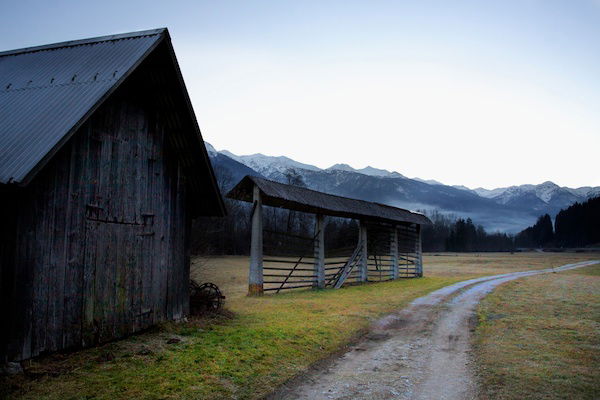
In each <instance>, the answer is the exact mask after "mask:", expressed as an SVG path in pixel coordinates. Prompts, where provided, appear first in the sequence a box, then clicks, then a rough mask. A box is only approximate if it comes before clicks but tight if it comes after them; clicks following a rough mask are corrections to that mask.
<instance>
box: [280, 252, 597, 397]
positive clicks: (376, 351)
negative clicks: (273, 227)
mask: <svg viewBox="0 0 600 400" xmlns="http://www.w3.org/2000/svg"><path fill="white" fill-rule="evenodd" d="M597 263H600V260H593V261H585V262H580V263H575V264H567V265H563V266H562V267H558V268H549V269H543V270H535V271H525V272H513V273H508V274H501V275H494V276H487V277H483V278H477V279H471V280H468V281H463V282H459V283H456V284H453V285H450V286H447V287H444V288H442V289H439V290H436V291H434V292H432V293H430V294H428V295H426V296H423V297H420V298H418V299H416V300H414V301H413V302H412V303H411V304H410V305H409V306H408V307H406V308H405V309H403V310H401V311H398V312H396V313H393V314H389V315H387V316H385V317H384V318H382V319H380V320H378V321H377V322H376V323H375V324H374V325H373V327H372V329H371V330H370V332H369V334H367V335H366V336H365V337H364V338H363V339H362V340H361V341H360V342H359V343H357V344H355V345H353V346H352V347H350V348H349V350H348V351H346V352H345V353H344V354H343V355H341V356H340V357H337V358H335V359H332V360H329V362H326V363H322V364H321V365H320V366H318V367H316V368H313V369H312V370H311V371H309V372H308V373H307V374H305V375H304V376H302V377H299V378H297V379H295V380H293V381H291V382H289V383H288V384H287V385H284V386H283V387H281V388H280V389H278V390H277V391H276V392H274V393H273V394H272V395H271V396H269V398H270V399H310V400H316V399H338V400H342V399H344V400H346V399H348V400H349V399H369V400H379V399H427V400H429V399H461V400H462V399H474V398H476V397H477V387H476V382H475V377H474V374H473V368H471V362H472V361H471V360H470V350H471V348H470V336H471V332H472V330H473V328H474V327H475V324H476V316H475V309H476V307H477V304H478V303H479V301H480V300H481V299H482V298H483V297H485V295H486V294H488V293H489V292H491V291H492V290H493V289H494V288H496V287H497V286H498V285H500V284H502V283H504V282H508V281H510V280H513V279H517V278H521V277H525V276H531V275H537V274H542V273H548V272H554V271H563V270H567V269H574V268H581V267H585V266H588V265H592V264H597Z"/></svg>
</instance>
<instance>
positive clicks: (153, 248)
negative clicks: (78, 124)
mask: <svg viewBox="0 0 600 400" xmlns="http://www.w3.org/2000/svg"><path fill="white" fill-rule="evenodd" d="M131 89H132V87H131V86H129V87H127V86H125V87H124V88H122V89H119V90H118V91H117V92H116V93H115V94H114V95H113V96H112V97H111V99H109V101H108V102H107V103H105V104H104V105H103V106H102V107H101V108H100V109H99V110H98V111H97V112H96V113H95V114H94V115H93V116H92V117H91V118H90V120H88V122H86V124H85V125H83V126H82V128H80V130H79V131H78V132H77V133H76V134H75V135H74V136H73V138H72V139H71V141H70V142H69V143H68V144H67V145H66V146H65V147H64V148H63V149H62V150H61V151H59V153H57V155H56V156H55V157H54V158H53V160H52V161H51V162H50V163H48V165H47V166H46V167H45V168H44V169H43V170H42V172H41V173H40V174H39V175H38V176H37V177H36V178H35V179H34V181H33V182H32V183H31V184H30V186H29V187H28V188H27V191H26V195H24V196H23V200H22V201H20V202H19V205H18V215H17V220H18V222H17V234H16V237H17V244H16V257H15V258H16V262H15V263H14V264H13V265H14V271H10V272H8V273H6V274H5V273H4V272H3V274H2V280H3V281H4V277H5V276H8V277H10V278H11V280H12V282H10V283H2V284H3V285H5V286H7V285H8V286H7V287H13V288H14V289H13V290H12V292H11V294H10V296H9V297H10V298H9V299H8V302H7V306H8V307H9V308H10V310H12V313H11V314H10V316H9V321H7V322H9V323H8V324H7V326H8V327H9V329H8V332H7V336H8V346H7V350H6V351H7V357H6V358H8V359H13V360H19V359H27V358H30V357H33V356H36V355H38V354H40V353H44V352H51V351H56V350H60V349H65V348H71V347H79V346H88V345H92V344H95V343H99V342H104V341H107V340H111V339H114V338H118V337H122V336H124V335H127V334H129V333H132V332H135V331H138V330H140V329H143V328H146V327H148V326H150V325H152V324H154V323H156V322H159V321H164V320H166V319H178V318H181V317H183V316H184V315H186V314H187V312H188V310H187V307H188V284H189V281H188V280H189V252H188V240H189V222H190V221H189V218H188V216H187V213H186V206H187V204H186V193H185V186H186V185H185V181H184V177H183V176H182V174H181V169H180V167H179V166H178V163H177V161H176V160H175V158H174V157H173V155H172V154H170V153H169V151H168V149H167V148H166V147H167V146H166V145H165V143H166V140H165V135H166V132H165V131H166V129H165V128H164V126H165V123H164V121H162V120H161V117H160V113H159V112H157V111H156V110H153V109H152V106H151V105H150V103H146V102H145V100H144V99H141V98H136V96H135V95H133V94H132V93H134V92H135V91H132V90H131ZM133 89H135V88H133ZM3 269H4V266H3ZM12 274H14V276H13V275H12ZM2 351H3V350H2V348H1V347H0V352H2ZM0 358H2V357H0Z"/></svg>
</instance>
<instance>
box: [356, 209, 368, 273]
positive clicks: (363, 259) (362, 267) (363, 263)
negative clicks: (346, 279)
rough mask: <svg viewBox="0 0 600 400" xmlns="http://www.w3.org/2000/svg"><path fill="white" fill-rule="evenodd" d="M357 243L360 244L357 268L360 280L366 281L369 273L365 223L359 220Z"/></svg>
mask: <svg viewBox="0 0 600 400" xmlns="http://www.w3.org/2000/svg"><path fill="white" fill-rule="evenodd" d="M358 234H359V235H360V237H359V243H360V245H361V246H362V250H361V255H360V261H359V263H358V269H359V271H360V281H361V282H366V281H367V278H368V274H369V270H368V265H367V264H368V253H367V250H368V249H367V225H366V224H365V223H364V222H363V221H360V223H359V231H358Z"/></svg>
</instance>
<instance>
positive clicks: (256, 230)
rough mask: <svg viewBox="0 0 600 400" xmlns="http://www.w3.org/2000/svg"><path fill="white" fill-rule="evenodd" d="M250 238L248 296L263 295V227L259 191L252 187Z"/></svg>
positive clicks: (256, 187)
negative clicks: (252, 204)
mask: <svg viewBox="0 0 600 400" xmlns="http://www.w3.org/2000/svg"><path fill="white" fill-rule="evenodd" d="M252 200H253V203H254V206H253V210H252V238H251V240H250V271H249V273H248V295H250V296H252V295H261V294H263V227H262V222H263V221H262V200H261V198H260V189H259V188H258V186H256V185H254V191H253V194H252Z"/></svg>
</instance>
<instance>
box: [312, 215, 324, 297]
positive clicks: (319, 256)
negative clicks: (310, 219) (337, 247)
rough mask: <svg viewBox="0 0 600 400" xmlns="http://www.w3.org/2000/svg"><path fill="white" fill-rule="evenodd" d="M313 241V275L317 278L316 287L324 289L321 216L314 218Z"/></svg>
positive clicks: (322, 225) (322, 223)
mask: <svg viewBox="0 0 600 400" xmlns="http://www.w3.org/2000/svg"><path fill="white" fill-rule="evenodd" d="M315 236H316V238H315V240H314V258H315V275H316V276H317V282H316V287H318V288H320V289H323V288H324V287H325V220H324V217H323V215H322V214H317V215H316V217H315Z"/></svg>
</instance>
